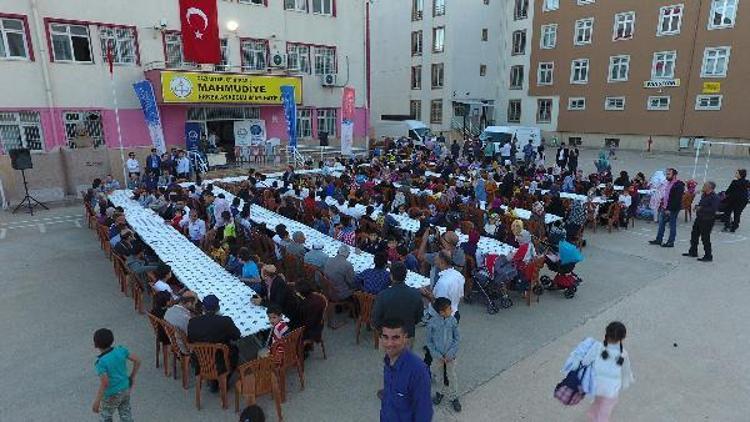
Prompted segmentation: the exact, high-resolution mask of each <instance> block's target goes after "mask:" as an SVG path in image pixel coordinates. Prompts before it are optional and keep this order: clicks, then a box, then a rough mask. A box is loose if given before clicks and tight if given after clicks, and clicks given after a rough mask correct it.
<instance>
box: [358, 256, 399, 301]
mask: <svg viewBox="0 0 750 422" xmlns="http://www.w3.org/2000/svg"><path fill="white" fill-rule="evenodd" d="M374 261H375V268H370V269H367V270H364V271H362V272H361V273H359V274H357V275H356V276H355V277H354V283H355V284H356V285H357V288H359V289H361V290H363V291H365V292H367V293H370V294H373V295H376V294H378V293H380V292H381V291H382V290H385V289H386V288H387V287H388V286H389V285H390V284H391V275H390V273H388V270H386V269H385V266H386V265H388V257H387V256H386V255H385V254H384V253H382V252H381V253H377V254H375V258H374Z"/></svg>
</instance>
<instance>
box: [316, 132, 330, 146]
mask: <svg viewBox="0 0 750 422" xmlns="http://www.w3.org/2000/svg"><path fill="white" fill-rule="evenodd" d="M318 139H319V140H320V146H322V147H327V146H328V132H323V131H321V132H318Z"/></svg>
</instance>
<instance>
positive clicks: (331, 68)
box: [315, 47, 336, 75]
mask: <svg viewBox="0 0 750 422" xmlns="http://www.w3.org/2000/svg"><path fill="white" fill-rule="evenodd" d="M327 73H336V48H335V47H315V74H316V75H325V74H327Z"/></svg>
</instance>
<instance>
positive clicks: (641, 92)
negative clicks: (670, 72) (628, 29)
mask: <svg viewBox="0 0 750 422" xmlns="http://www.w3.org/2000/svg"><path fill="white" fill-rule="evenodd" d="M542 3H543V2H542V1H539V2H536V5H535V7H536V13H535V21H534V35H535V37H534V39H535V40H537V41H535V42H534V44H533V53H532V60H531V62H532V65H531V69H530V72H529V73H530V89H529V94H530V95H534V96H553V95H560V114H559V121H558V130H559V131H561V132H577V133H617V134H637V135H645V136H649V135H653V136H658V135H664V136H673V137H679V136H707V137H715V138H741V139H750V120H749V119H748V118H747V117H746V116H747V113H746V111H745V110H744V107H743V106H744V99H745V98H747V97H749V96H750V85H749V84H748V83H747V81H746V78H747V75H748V74H750V73H749V72H750V23H748V19H750V3H748V2H743V1H740V2H739V9H738V13H737V19H736V22H737V24H736V26H735V27H734V28H732V29H722V30H713V31H708V30H707V24H708V14H709V10H710V4H711V1H710V0H703V1H702V4H703V6H702V9H701V10H698V4H699V2H696V1H684V2H680V1H677V0H671V1H665V0H648V1H644V0H621V1H597V2H596V3H594V4H589V5H583V6H578V5H576V2H575V1H573V0H570V1H561V2H560V9H559V10H556V11H551V12H542ZM679 3H684V4H685V6H686V7H685V9H684V12H683V20H682V27H681V33H680V34H679V35H675V36H662V37H658V36H657V35H656V29H657V24H658V18H659V8H660V7H662V6H666V5H674V4H679ZM628 11H634V12H635V14H636V19H635V32H634V37H633V38H632V39H630V40H622V41H613V40H612V33H613V27H614V15H615V14H616V13H619V12H628ZM586 17H593V18H594V32H593V38H592V44H589V45H585V46H575V45H574V44H573V37H574V26H575V21H576V20H577V19H581V18H586ZM548 23H556V24H557V25H558V35H557V46H556V48H555V49H552V50H541V49H540V48H539V42H538V40H539V36H540V34H541V26H542V25H544V24H548ZM696 28H697V32H696ZM725 45H730V46H732V53H731V58H730V64H729V72H728V76H727V78H722V79H707V80H705V81H716V82H721V84H722V94H723V95H724V98H723V106H722V110H721V111H695V98H696V95H698V94H700V93H701V90H702V87H703V82H704V80H702V79H700V71H701V65H702V60H703V50H704V48H705V47H707V46H710V47H712V46H725ZM667 50H677V65H676V71H675V78H679V79H680V80H681V86H680V87H677V88H663V89H646V88H644V87H643V82H644V81H646V80H649V79H651V64H652V59H653V53H654V52H657V51H667ZM615 55H630V73H629V78H628V81H627V82H617V83H608V82H607V75H608V69H609V57H610V56H615ZM691 57H692V60H691ZM578 58H588V59H589V60H590V64H589V66H590V67H589V83H588V84H585V85H572V84H570V72H571V61H572V60H573V59H578ZM547 61H553V62H555V72H554V85H552V86H537V68H538V63H539V62H547ZM650 95H669V96H671V105H670V110H669V111H649V110H647V107H646V102H647V98H648V96H650ZM607 96H625V97H626V106H625V110H624V111H605V110H604V99H605V97H607ZM570 97H585V98H586V110H585V111H569V110H568V109H567V107H568V99H569V98H570Z"/></svg>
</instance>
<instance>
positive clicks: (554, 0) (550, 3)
mask: <svg viewBox="0 0 750 422" xmlns="http://www.w3.org/2000/svg"><path fill="white" fill-rule="evenodd" d="M559 8H560V0H544V4H543V5H542V10H543V11H545V12H549V11H551V10H557V9H559Z"/></svg>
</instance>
